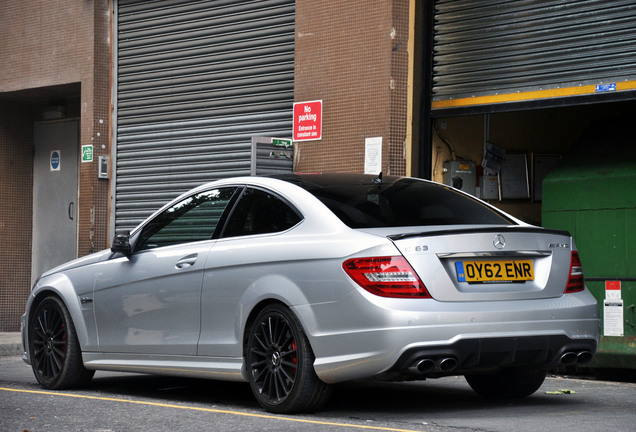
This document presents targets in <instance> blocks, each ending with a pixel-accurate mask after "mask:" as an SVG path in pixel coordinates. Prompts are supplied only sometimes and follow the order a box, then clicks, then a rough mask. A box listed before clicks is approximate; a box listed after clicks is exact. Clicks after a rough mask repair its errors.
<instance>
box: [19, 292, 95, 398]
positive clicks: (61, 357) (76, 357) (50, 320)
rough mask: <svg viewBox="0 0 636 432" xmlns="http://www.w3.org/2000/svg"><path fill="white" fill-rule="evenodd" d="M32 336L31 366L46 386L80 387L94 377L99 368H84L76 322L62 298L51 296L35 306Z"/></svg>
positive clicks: (31, 324) (32, 318) (30, 337)
mask: <svg viewBox="0 0 636 432" xmlns="http://www.w3.org/2000/svg"><path fill="white" fill-rule="evenodd" d="M28 337H29V346H28V349H29V355H30V358H31V367H32V368H33V373H34V374H35V377H36V379H37V380H38V382H39V383H40V384H41V385H42V387H44V388H47V389H63V388H71V387H79V386H82V385H85V384H87V383H88V382H89V381H90V380H91V378H92V377H93V374H94V373H95V372H94V371H90V370H87V369H86V368H84V365H83V363H82V352H81V350H80V345H79V342H78V340H77V335H76V333H75V326H74V325H73V321H72V320H71V316H70V314H69V312H68V310H67V309H66V306H65V305H64V303H63V302H62V301H61V300H60V299H59V298H57V297H55V296H50V297H47V298H45V299H44V300H42V301H41V302H39V303H38V304H37V305H36V306H35V308H34V309H33V311H32V313H31V314H30V321H29V335H28Z"/></svg>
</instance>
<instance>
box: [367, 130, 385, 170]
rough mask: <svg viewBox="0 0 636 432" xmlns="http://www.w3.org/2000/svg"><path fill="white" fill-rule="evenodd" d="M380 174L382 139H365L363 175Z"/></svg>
mask: <svg viewBox="0 0 636 432" xmlns="http://www.w3.org/2000/svg"><path fill="white" fill-rule="evenodd" d="M381 172H382V137H373V138H365V140H364V173H365V174H374V175H376V174H380V173H381Z"/></svg>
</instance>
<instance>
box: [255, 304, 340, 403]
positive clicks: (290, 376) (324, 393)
mask: <svg viewBox="0 0 636 432" xmlns="http://www.w3.org/2000/svg"><path fill="white" fill-rule="evenodd" d="M314 359H315V357H314V354H313V352H312V350H311V347H310V345H309V341H308V340H307V337H306V336H305V334H304V332H303V330H302V327H301V325H300V322H299V321H298V319H297V318H296V317H295V316H294V314H293V313H292V312H291V311H290V310H289V309H287V308H286V307H284V306H283V305H279V304H273V305H269V306H267V307H266V308H265V309H263V310H262V311H261V312H260V313H259V314H258V316H257V317H256V320H255V321H254V323H253V325H252V326H251V328H250V330H249V335H248V340H247V349H246V362H247V368H248V379H249V382H250V386H251V387H252V392H253V393H254V395H255V396H256V399H257V400H258V402H259V403H260V404H261V406H262V407H263V408H265V409H266V410H268V411H270V412H274V413H293V412H301V411H315V410H317V409H319V408H320V407H322V406H323V405H324V403H325V402H326V401H327V399H328V397H329V393H330V391H329V390H330V387H329V386H328V385H327V384H325V383H324V382H322V381H320V379H319V378H318V376H317V375H316V373H315V371H314V367H313V363H314Z"/></svg>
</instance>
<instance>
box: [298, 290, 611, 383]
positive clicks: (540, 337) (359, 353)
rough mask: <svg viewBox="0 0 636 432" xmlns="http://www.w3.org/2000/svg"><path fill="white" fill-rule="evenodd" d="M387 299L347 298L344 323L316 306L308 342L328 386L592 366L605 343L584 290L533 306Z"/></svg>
mask: <svg viewBox="0 0 636 432" xmlns="http://www.w3.org/2000/svg"><path fill="white" fill-rule="evenodd" d="M363 295H364V296H365V297H367V296H366V294H363ZM367 300H369V298H367ZM384 300H386V299H384ZM384 300H381V301H375V299H373V298H371V302H370V303H371V304H369V303H367V304H366V305H363V306H360V305H361V304H363V303H362V302H360V298H359V297H358V299H357V301H351V302H349V301H346V300H344V301H343V302H342V305H341V306H342V311H341V317H340V318H339V317H337V316H335V315H333V314H332V313H330V314H329V318H328V319H327V320H326V321H322V320H321V318H320V310H319V309H320V306H318V307H316V306H314V307H313V308H312V309H314V310H313V312H314V313H315V315H314V316H316V317H318V320H317V322H315V323H312V325H311V326H310V327H313V328H317V329H318V330H319V331H317V332H308V333H309V334H308V337H309V339H310V341H311V344H312V348H313V349H314V353H315V355H316V361H315V363H314V368H315V370H316V373H317V374H318V376H319V377H320V378H321V379H322V380H323V381H325V382H328V383H335V382H340V381H346V380H351V379H358V378H364V377H369V376H381V375H385V376H386V375H396V376H397V375H400V374H406V375H412V376H415V377H417V376H420V377H425V376H441V375H444V374H467V373H474V372H479V371H480V370H486V369H491V368H497V367H511V366H517V365H532V366H536V367H544V368H551V367H556V366H559V365H561V364H574V363H576V362H577V361H579V362H586V361H589V360H590V359H591V358H592V356H593V355H594V353H595V352H596V346H597V343H598V340H599V337H600V319H599V312H598V306H597V304H596V301H595V300H594V298H593V297H592V296H591V294H589V292H587V291H585V292H581V293H575V294H568V295H564V296H562V297H560V298H554V299H540V300H530V301H528V300H523V301H511V302H480V303H475V302H468V303H450V302H449V303H441V302H436V301H434V300H416V301H415V302H416V303H415V304H417V307H414V306H413V304H414V303H413V301H410V302H408V301H407V302H402V301H390V302H386V301H384ZM401 305H402V307H401ZM407 305H408V306H407ZM308 307H311V306H308ZM331 308H332V309H331V310H332V311H333V304H331ZM306 312H307V311H304V312H303V313H301V314H300V315H301V316H306V314H305V313H306ZM336 329H337V330H336ZM342 329H345V330H344V331H343V330H342ZM330 330H333V331H330ZM421 361H425V363H423V364H421V365H420V362H421ZM418 366H419V368H418Z"/></svg>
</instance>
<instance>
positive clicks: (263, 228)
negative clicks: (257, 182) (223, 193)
mask: <svg viewBox="0 0 636 432" xmlns="http://www.w3.org/2000/svg"><path fill="white" fill-rule="evenodd" d="M301 220H302V218H301V217H300V215H299V214H298V212H296V210H294V209H293V208H292V207H290V206H289V205H288V204H287V203H285V202H284V201H283V200H281V199H280V198H278V197H276V196H274V195H272V194H270V193H267V192H265V191H262V190H259V189H249V188H248V189H246V190H245V192H244V193H243V195H241V198H240V199H239V201H238V203H237V204H236V207H235V208H234V211H233V212H232V214H231V215H230V217H229V220H228V222H227V225H226V228H225V230H224V232H223V235H222V237H236V236H244V235H251V234H265V233H273V232H279V231H284V230H286V229H289V228H291V227H293V226H294V225H296V224H297V223H298V222H300V221H301Z"/></svg>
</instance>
